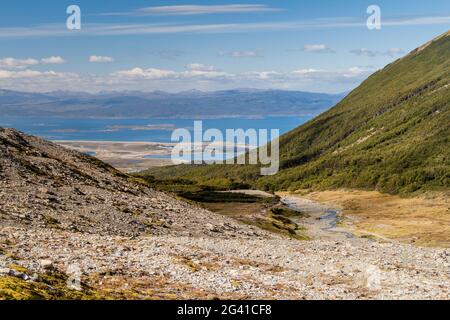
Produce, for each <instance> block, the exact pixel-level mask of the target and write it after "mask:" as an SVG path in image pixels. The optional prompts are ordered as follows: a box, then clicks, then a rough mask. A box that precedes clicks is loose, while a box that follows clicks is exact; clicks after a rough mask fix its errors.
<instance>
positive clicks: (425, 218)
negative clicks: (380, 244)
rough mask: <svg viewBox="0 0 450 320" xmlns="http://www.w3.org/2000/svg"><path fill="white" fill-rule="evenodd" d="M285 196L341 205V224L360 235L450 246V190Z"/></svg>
mask: <svg viewBox="0 0 450 320" xmlns="http://www.w3.org/2000/svg"><path fill="white" fill-rule="evenodd" d="M283 195H284V196H288V197H291V198H294V199H295V198H300V199H309V200H313V201H316V202H320V203H323V204H324V206H325V207H327V206H328V207H331V208H337V210H339V211H340V212H341V218H342V219H341V220H340V223H339V225H340V226H342V227H345V228H346V229H347V230H351V232H353V233H355V234H356V235H359V236H365V237H372V238H374V239H378V240H381V241H386V240H387V241H399V242H402V243H409V244H415V245H417V246H427V247H445V248H450V194H449V192H447V193H444V192H441V193H427V194H423V195H420V196H415V197H399V196H393V195H388V194H382V193H379V192H375V191H358V190H337V191H323V192H308V191H299V192H297V193H296V194H283Z"/></svg>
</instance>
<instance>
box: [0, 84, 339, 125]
mask: <svg viewBox="0 0 450 320" xmlns="http://www.w3.org/2000/svg"><path fill="white" fill-rule="evenodd" d="M342 97H343V96H342V95H340V94H336V95H332V94H322V93H310V92H300V91H283V90H250V89H241V90H228V91H216V92H202V91H188V92H180V93H167V92H161V91H156V92H149V93H145V92H139V91H133V92H102V93H98V94H88V93H79V92H51V93H23V92H15V91H9V90H0V116H12V117H17V116H18V117H25V116H26V117H62V118H134V119H135V118H140V119H148V118H157V119H167V118H171V119H176V118H185V119H191V118H220V117H236V116H242V117H260V116H261V114H265V115H273V116H277V115H317V114H319V113H321V112H323V111H325V110H327V109H328V108H330V107H331V106H333V105H334V104H336V103H337V102H338V101H340V100H341V99H342Z"/></svg>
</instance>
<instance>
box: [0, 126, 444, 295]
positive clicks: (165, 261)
mask: <svg viewBox="0 0 450 320" xmlns="http://www.w3.org/2000/svg"><path fill="white" fill-rule="evenodd" d="M0 152H1V157H0V298H1V297H2V293H5V292H6V293H5V295H4V296H6V297H16V296H18V297H22V296H21V295H15V294H12V293H11V292H13V293H14V291H15V293H17V292H18V291H19V293H20V291H21V290H22V291H23V290H25V289H24V288H27V290H31V291H32V290H34V289H35V288H39V290H43V291H44V292H45V295H41V296H40V297H50V298H58V297H59V298H61V297H65V296H61V295H58V294H59V291H57V288H56V287H55V283H57V282H55V281H56V280H55V281H53V282H50V281H49V280H48V275H49V274H57V275H59V274H63V275H65V276H64V277H62V278H61V279H64V281H66V280H67V285H68V287H70V288H72V289H74V290H75V289H77V288H78V287H77V284H78V281H80V284H81V287H80V288H81V289H82V290H86V288H90V289H89V290H96V291H97V292H98V294H97V295H96V296H95V297H96V298H111V297H112V298H132V299H155V298H156V299H177V298H195V299H200V298H208V299H212V298H222V299H227V298H235V299H245V298H246V299H258V298H267V299H354V298H357V299H410V298H412V299H450V251H449V250H448V249H439V248H418V247H414V246H410V245H404V244H399V243H378V242H374V241H370V240H368V239H360V238H352V239H351V241H349V240H348V239H347V238H346V237H340V238H333V237H331V238H330V237H326V238H325V237H321V236H320V232H317V233H315V235H316V237H315V239H313V240H311V241H298V240H292V239H288V238H283V237H281V236H277V235H273V234H269V233H267V232H264V231H262V230H259V229H256V228H255V227H251V226H247V225H243V224H239V223H237V222H235V221H234V220H232V219H229V218H226V217H222V216H219V215H216V214H214V213H212V212H209V211H207V210H204V209H200V208H197V207H195V206H193V205H190V204H187V203H185V202H182V201H180V200H177V199H175V198H173V197H171V196H168V195H165V194H162V193H159V192H156V191H153V190H151V189H149V188H147V187H146V186H144V185H142V184H140V183H136V182H135V181H130V179H129V177H127V176H124V175H123V174H121V173H120V172H118V171H116V170H115V169H114V168H112V167H109V166H107V165H105V164H103V163H101V162H99V161H98V160H95V159H94V158H91V157H87V156H83V155H81V154H78V153H76V152H73V151H68V150H66V149H63V148H61V147H58V146H56V145H53V144H51V143H48V142H46V141H43V140H41V139H38V138H34V137H29V136H26V135H24V134H21V133H18V132H16V131H13V130H4V129H0ZM319 229H320V228H319ZM39 292H42V291H39ZM55 292H58V294H56V293H55ZM47 294H49V296H48V295H47ZM26 297H27V296H25V298H26ZM33 297H36V296H35V295H34V296H33ZM38 297H39V296H38Z"/></svg>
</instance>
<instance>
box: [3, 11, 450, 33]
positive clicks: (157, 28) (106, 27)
mask: <svg viewBox="0 0 450 320" xmlns="http://www.w3.org/2000/svg"><path fill="white" fill-rule="evenodd" d="M448 24H450V16H429V17H426V16H423V17H405V18H401V19H388V18H385V19H384V20H383V27H391V26H421V25H448ZM355 27H361V28H365V27H366V21H365V19H358V18H341V17H335V18H328V19H315V20H303V21H281V22H255V23H217V24H180V23H172V24H170V23H168V24H156V23H144V24H89V23H84V24H83V29H82V30H79V32H70V31H68V30H67V29H65V28H61V26H60V25H59V24H50V25H49V24H47V25H37V26H33V27H17V28H10V27H6V28H0V38H15V37H61V36H99V35H102V36H123V35H143V34H176V33H190V34H201V33H215V34H217V33H239V32H266V31H284V30H311V29H336V28H355Z"/></svg>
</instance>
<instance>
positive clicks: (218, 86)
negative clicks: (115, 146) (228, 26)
mask: <svg viewBox="0 0 450 320" xmlns="http://www.w3.org/2000/svg"><path fill="white" fill-rule="evenodd" d="M373 71H374V70H373V69H371V68H363V67H352V68H348V69H339V70H319V69H299V70H292V71H286V72H280V71H264V70H263V71H252V72H241V73H230V72H223V71H219V70H217V69H216V68H214V67H213V66H208V65H204V64H200V63H192V64H190V65H187V66H186V67H185V69H184V70H181V71H175V70H165V69H158V68H142V67H136V68H133V69H127V70H119V71H116V72H113V73H110V74H107V75H96V74H74V73H58V72H54V71H45V72H44V71H43V72H41V71H34V70H2V69H0V87H1V88H5V89H11V90H19V91H20V90H22V91H39V92H45V91H53V90H66V89H67V88H71V90H75V91H86V92H98V91H102V90H141V91H151V90H165V91H182V90H190V89H198V90H226V89H236V88H242V87H246V88H255V89H289V90H305V91H320V92H342V91H346V90H350V89H352V88H354V87H355V86H357V85H358V84H359V83H361V81H362V80H364V79H365V78H367V77H368V76H369V75H370V74H371V73H372V72H373Z"/></svg>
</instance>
